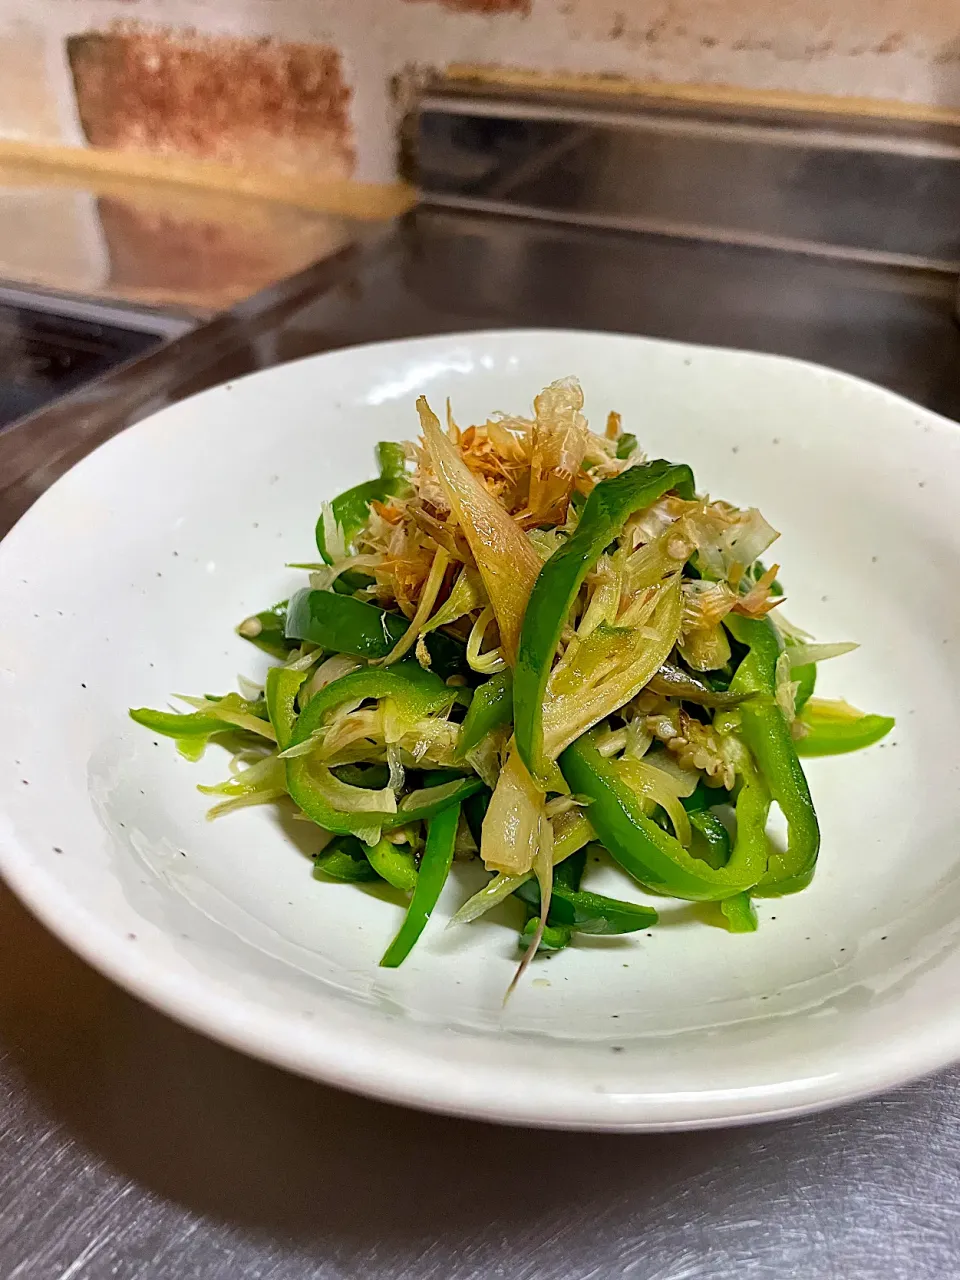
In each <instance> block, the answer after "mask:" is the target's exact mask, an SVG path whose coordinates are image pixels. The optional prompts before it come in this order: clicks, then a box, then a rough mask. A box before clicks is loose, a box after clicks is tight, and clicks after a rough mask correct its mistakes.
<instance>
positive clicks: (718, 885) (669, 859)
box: [559, 729, 769, 902]
mask: <svg viewBox="0 0 960 1280" xmlns="http://www.w3.org/2000/svg"><path fill="white" fill-rule="evenodd" d="M597 734H598V731H597V730H596V729H593V730H591V731H590V732H589V733H585V734H584V735H583V737H581V738H578V739H577V741H576V742H575V743H573V745H572V746H569V747H567V749H566V751H564V752H563V754H562V755H561V756H560V760H559V764H560V768H561V770H562V771H563V776H564V777H565V778H566V780H567V783H568V784H569V786H570V790H571V791H572V792H573V793H574V794H576V795H583V796H586V797H588V798H589V800H590V801H591V803H590V806H589V809H588V810H587V813H588V816H589V820H590V825H591V826H592V827H593V829H594V830H595V831H596V833H597V836H598V837H599V839H600V841H601V843H602V844H603V845H604V847H605V848H606V849H607V851H608V852H609V853H610V855H611V857H613V858H614V860H615V861H616V862H618V863H619V864H620V865H621V866H622V867H623V869H624V870H625V871H626V872H627V873H628V874H629V875H631V876H633V878H634V879H635V880H637V881H638V882H639V883H640V884H643V885H648V886H649V887H650V888H652V889H656V890H657V891H658V892H659V893H665V894H669V895H670V896H671V897H674V898H687V899H690V900H692V901H702V902H709V901H717V900H719V899H721V898H728V897H731V896H732V895H733V894H735V893H740V892H742V891H743V890H744V889H750V888H752V887H753V886H754V885H755V884H756V883H757V882H758V880H759V879H760V878H761V876H762V875H763V873H764V871H765V869H766V865H767V845H766V839H765V838H764V839H763V841H762V842H761V841H760V840H759V839H753V838H751V837H752V836H753V835H754V832H755V827H756V825H757V824H756V821H755V820H754V815H751V820H750V821H746V820H745V821H743V822H742V823H741V803H743V802H744V799H745V798H744V794H743V793H744V791H747V793H748V797H747V798H750V788H743V789H742V790H741V795H740V796H739V797H738V801H737V826H738V831H737V840H736V843H735V845H734V848H733V852H732V854H731V855H730V860H729V861H728V862H727V863H726V865H725V866H722V867H710V866H708V865H707V863H705V862H704V861H702V860H701V859H699V858H694V857H693V856H692V855H691V854H689V853H688V852H687V850H686V849H685V848H684V847H683V845H682V844H681V843H680V842H679V840H677V839H676V838H675V837H674V836H672V835H670V834H668V833H667V832H666V831H663V830H661V828H660V827H658V826H657V824H656V823H655V822H654V821H653V820H652V819H651V818H648V817H647V815H646V813H644V810H643V804H642V801H641V799H640V797H639V796H637V794H636V793H635V792H634V791H633V790H631V788H630V787H629V786H628V785H627V783H626V782H625V781H624V780H623V778H622V777H621V776H620V773H619V771H618V769H617V762H616V761H615V760H607V759H604V757H603V756H602V755H601V754H600V752H599V751H598V750H597V747H596V738H597ZM768 806H769V801H768ZM763 816H764V823H765V820H766V814H765V812H764V815H763ZM744 818H746V813H744ZM761 833H762V828H761Z"/></svg>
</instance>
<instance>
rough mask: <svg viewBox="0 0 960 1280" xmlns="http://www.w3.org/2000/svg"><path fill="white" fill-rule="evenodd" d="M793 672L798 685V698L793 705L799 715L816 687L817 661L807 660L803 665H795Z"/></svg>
mask: <svg viewBox="0 0 960 1280" xmlns="http://www.w3.org/2000/svg"><path fill="white" fill-rule="evenodd" d="M791 674H792V676H793V679H794V681H795V683H796V686H797V693H796V699H795V701H794V704H793V705H794V709H795V710H796V713H797V715H799V714H800V712H801V711H802V710H803V708H804V707H805V706H806V705H807V703H808V702H809V701H810V699H811V697H812V696H813V691H814V689H815V688H816V685H817V664H816V663H815V662H806V663H804V665H803V666H802V667H795V668H794V670H793V672H792V673H791Z"/></svg>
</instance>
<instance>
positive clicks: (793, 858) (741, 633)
mask: <svg viewBox="0 0 960 1280" xmlns="http://www.w3.org/2000/svg"><path fill="white" fill-rule="evenodd" d="M724 622H725V625H726V627H727V629H728V630H729V631H730V633H731V635H732V636H733V637H734V639H735V640H737V641H738V642H739V643H740V644H742V645H746V646H747V649H748V652H747V654H746V656H745V657H744V658H743V660H742V661H741V663H740V665H739V667H738V668H737V671H736V674H735V675H734V677H733V679H732V680H731V682H730V689H731V691H733V692H737V693H755V694H756V695H758V696H756V697H754V698H751V699H750V700H749V701H747V702H744V703H743V704H742V706H741V708H740V723H741V734H742V737H743V740H744V741H745V742H746V744H747V746H748V747H749V748H750V751H751V753H752V755H753V758H754V760H755V761H756V762H757V766H758V767H759V770H760V772H761V774H762V775H763V779H764V782H765V783H766V786H767V788H768V790H769V792H770V794H771V796H772V798H773V799H774V800H775V801H776V802H777V804H778V805H779V806H780V809H781V812H782V813H783V816H784V818H785V819H786V822H787V828H788V832H789V838H788V843H787V849H786V851H785V852H783V853H780V852H777V851H773V852H771V854H770V858H769V864H768V867H767V872H766V874H765V875H764V877H763V879H762V881H761V883H762V885H763V888H764V891H765V892H767V893H775V894H784V893H796V892H797V891H798V890H800V889H803V888H805V887H806V886H807V885H808V884H809V883H810V881H811V879H812V878H813V872H814V869H815V867H816V864H817V854H818V853H819V850H820V827H819V824H818V823H817V815H816V811H815V810H814V807H813V801H812V799H811V798H810V788H809V787H808V785H807V779H806V777H805V776H804V772H803V769H802V767H801V765H800V760H799V758H798V756H797V749H796V746H795V745H794V741H793V735H792V734H791V731H790V725H789V724H788V723H787V721H786V719H785V718H784V715H783V712H782V711H781V710H780V708H779V706H778V705H777V703H776V668H777V659H778V658H779V657H780V653H781V648H780V639H779V636H778V635H777V632H776V630H775V628H774V626H773V624H772V623H771V622H770V620H769V619H768V618H763V619H756V618H743V617H740V616H738V615H737V614H728V615H727V617H726V618H725V619H724Z"/></svg>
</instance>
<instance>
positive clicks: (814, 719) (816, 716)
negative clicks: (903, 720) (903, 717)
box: [796, 698, 896, 756]
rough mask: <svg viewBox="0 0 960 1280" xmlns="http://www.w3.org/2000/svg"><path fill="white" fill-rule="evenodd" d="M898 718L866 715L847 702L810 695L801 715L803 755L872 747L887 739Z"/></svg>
mask: <svg viewBox="0 0 960 1280" xmlns="http://www.w3.org/2000/svg"><path fill="white" fill-rule="evenodd" d="M895 723H896V721H895V720H894V719H893V717H892V716H874V715H867V714H866V713H865V712H863V711H858V710H857V708H856V707H851V706H850V704H849V703H848V702H839V701H836V702H835V701H831V700H828V699H825V698H810V699H809V700H808V701H807V703H806V704H805V706H804V708H803V711H802V713H801V715H800V717H799V725H800V727H801V732H802V736H801V737H798V738H797V744H796V745H797V753H798V754H799V755H801V756H836V755H842V754H844V753H845V752H847V751H860V750H862V749H863V748H864V747H872V746H873V744H874V743H875V742H879V741H880V739H881V738H885V737H886V736H887V734H888V733H889V732H890V730H891V729H892V728H893V726H894V724H895Z"/></svg>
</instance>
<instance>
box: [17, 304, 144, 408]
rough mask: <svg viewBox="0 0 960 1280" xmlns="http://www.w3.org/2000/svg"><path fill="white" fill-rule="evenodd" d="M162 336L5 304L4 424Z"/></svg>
mask: <svg viewBox="0 0 960 1280" xmlns="http://www.w3.org/2000/svg"><path fill="white" fill-rule="evenodd" d="M162 340H163V339H162V338H160V337H159V336H158V335H157V334H155V333H143V332H138V331H136V330H130V329H120V328H117V327H115V326H113V325H106V324H100V323H97V322H94V321H90V320H81V319H75V318H73V317H68V316H62V315H53V314H51V313H49V312H43V311H34V310H31V309H30V308H28V307H21V306H10V305H7V304H0V428H2V427H5V426H7V425H9V423H11V422H14V421H15V420H16V419H17V418H22V417H24V416H25V415H26V414H28V413H33V411H34V410H35V409H39V408H40V407H41V405H44V404H47V403H48V402H49V401H51V400H55V399H57V398H58V397H59V396H62V395H65V394H66V393H67V392H68V391H73V390H74V389H75V388H76V387H79V386H80V385H81V384H82V383H84V382H91V381H92V380H93V379H94V378H98V377H99V376H100V375H101V374H103V373H106V372H107V370H108V369H112V368H113V366H114V365H117V364H121V363H122V362H123V361H125V360H130V359H132V358H133V357H134V356H138V355H142V354H143V353H144V352H146V351H150V350H151V349H152V348H153V347H156V346H159V344H160V343H161V341H162Z"/></svg>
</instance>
